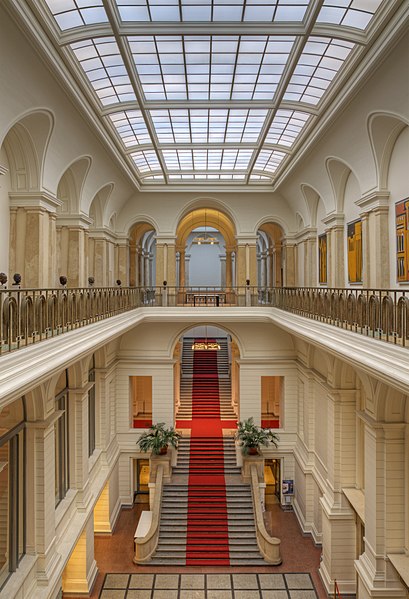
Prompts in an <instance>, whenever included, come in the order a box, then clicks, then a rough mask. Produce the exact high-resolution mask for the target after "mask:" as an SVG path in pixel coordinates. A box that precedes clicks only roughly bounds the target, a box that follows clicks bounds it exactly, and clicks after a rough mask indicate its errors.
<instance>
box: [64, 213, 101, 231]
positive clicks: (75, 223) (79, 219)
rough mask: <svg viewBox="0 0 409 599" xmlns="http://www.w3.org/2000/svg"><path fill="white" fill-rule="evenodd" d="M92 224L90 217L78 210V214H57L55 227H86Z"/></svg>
mask: <svg viewBox="0 0 409 599" xmlns="http://www.w3.org/2000/svg"><path fill="white" fill-rule="evenodd" d="M91 224H92V218H90V217H89V216H87V215H86V214H83V213H81V212H79V213H78V214H70V215H69V216H68V215H67V216H65V215H64V214H57V227H67V228H68V229H88V228H89V226H90V225H91Z"/></svg>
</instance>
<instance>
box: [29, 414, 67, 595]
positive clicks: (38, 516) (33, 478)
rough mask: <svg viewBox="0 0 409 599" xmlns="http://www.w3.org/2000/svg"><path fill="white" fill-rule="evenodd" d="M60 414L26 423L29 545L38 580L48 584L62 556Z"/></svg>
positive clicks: (40, 582)
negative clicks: (58, 543) (58, 547)
mask: <svg viewBox="0 0 409 599" xmlns="http://www.w3.org/2000/svg"><path fill="white" fill-rule="evenodd" d="M57 419H58V413H55V412H54V413H53V414H51V416H49V417H48V418H46V419H45V420H42V421H35V422H27V423H26V434H27V436H26V443H27V480H28V483H29V484H28V491H29V493H32V496H31V498H30V500H29V501H27V503H26V510H27V513H26V521H27V528H26V533H27V546H26V551H27V553H29V554H32V555H35V554H36V555H37V574H36V575H37V579H38V581H39V584H47V582H48V581H49V579H50V578H51V577H52V575H53V573H54V571H55V568H56V567H57V565H58V563H59V561H60V559H61V558H60V556H59V555H58V554H57V553H56V551H55V433H54V426H55V422H56V420H57Z"/></svg>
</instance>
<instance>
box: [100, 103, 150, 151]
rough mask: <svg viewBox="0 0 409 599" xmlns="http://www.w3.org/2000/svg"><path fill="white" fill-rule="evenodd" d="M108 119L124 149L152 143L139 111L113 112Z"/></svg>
mask: <svg viewBox="0 0 409 599" xmlns="http://www.w3.org/2000/svg"><path fill="white" fill-rule="evenodd" d="M109 118H110V119H111V121H112V122H113V124H114V126H115V129H116V130H117V132H118V134H119V136H120V138H121V139H122V141H123V144H124V146H125V147H126V148H129V147H131V146H134V145H142V144H151V143H152V140H151V138H150V135H149V133H148V130H147V128H146V125H145V121H144V119H143V116H142V113H141V111H140V110H128V111H126V112H115V113H114V114H110V115H109Z"/></svg>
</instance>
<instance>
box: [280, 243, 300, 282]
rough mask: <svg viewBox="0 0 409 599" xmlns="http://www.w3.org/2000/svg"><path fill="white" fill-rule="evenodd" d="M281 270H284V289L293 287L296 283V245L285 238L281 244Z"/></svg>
mask: <svg viewBox="0 0 409 599" xmlns="http://www.w3.org/2000/svg"><path fill="white" fill-rule="evenodd" d="M283 253H284V256H283V266H284V268H283V270H284V281H283V285H284V286H285V287H294V286H295V282H296V268H297V261H296V245H295V242H294V241H293V240H292V239H290V238H288V237H287V238H286V239H284V242H283Z"/></svg>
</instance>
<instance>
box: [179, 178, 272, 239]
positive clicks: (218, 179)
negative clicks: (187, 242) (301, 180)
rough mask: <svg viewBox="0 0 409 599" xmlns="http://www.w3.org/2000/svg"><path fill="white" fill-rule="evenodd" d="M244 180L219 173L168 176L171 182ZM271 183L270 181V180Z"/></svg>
mask: <svg viewBox="0 0 409 599" xmlns="http://www.w3.org/2000/svg"><path fill="white" fill-rule="evenodd" d="M245 178H246V175H245V174H238V175H235V174H231V173H221V174H219V175H215V174H213V173H212V174H209V173H197V174H186V175H169V179H170V180H171V181H172V180H179V181H180V180H181V179H190V180H192V179H194V180H200V179H201V180H202V181H203V180H207V181H209V180H217V181H232V180H236V181H244V179H245ZM270 181H271V179H270ZM209 229H210V227H207V230H209ZM214 230H216V229H214Z"/></svg>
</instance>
